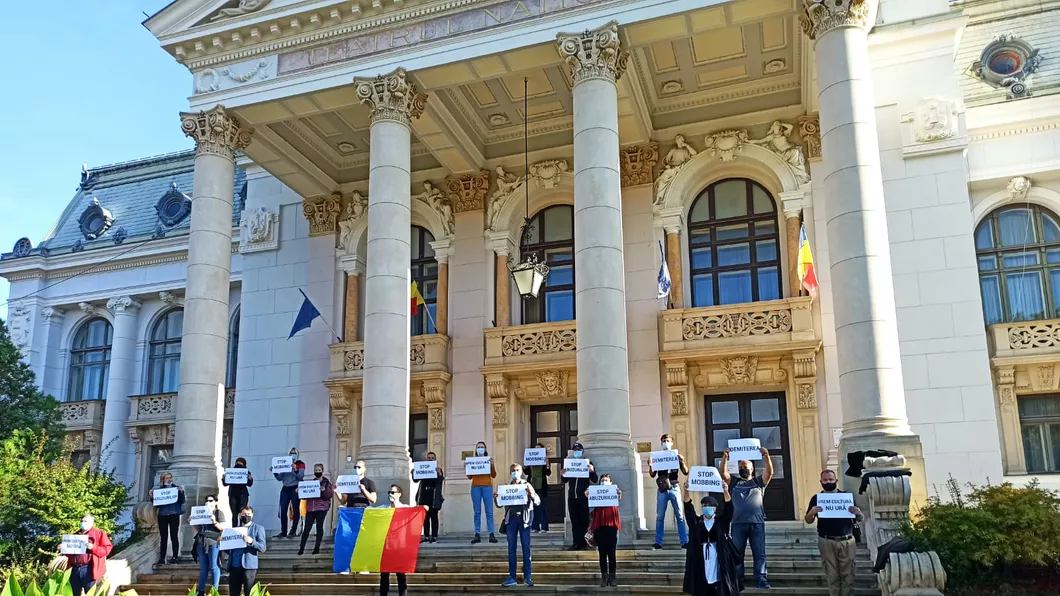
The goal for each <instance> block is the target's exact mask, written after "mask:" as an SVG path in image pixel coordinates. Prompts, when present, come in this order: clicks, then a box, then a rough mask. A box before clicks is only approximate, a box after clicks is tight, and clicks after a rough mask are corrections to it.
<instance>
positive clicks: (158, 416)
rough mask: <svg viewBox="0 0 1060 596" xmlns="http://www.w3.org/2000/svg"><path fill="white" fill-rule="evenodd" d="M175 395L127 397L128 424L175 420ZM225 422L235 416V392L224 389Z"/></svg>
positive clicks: (163, 422)
mask: <svg viewBox="0 0 1060 596" xmlns="http://www.w3.org/2000/svg"><path fill="white" fill-rule="evenodd" d="M176 399H177V394H176V393H155V394H149V395H130V396H129V402H130V403H129V423H130V424H133V425H143V424H155V423H158V424H165V423H171V422H174V421H175V420H176V412H177V410H176ZM224 400H225V411H224V417H225V420H231V419H232V418H233V417H234V416H235V409H236V390H235V389H234V388H231V387H230V388H228V389H225V396H224Z"/></svg>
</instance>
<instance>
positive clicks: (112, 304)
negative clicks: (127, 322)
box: [107, 296, 140, 314]
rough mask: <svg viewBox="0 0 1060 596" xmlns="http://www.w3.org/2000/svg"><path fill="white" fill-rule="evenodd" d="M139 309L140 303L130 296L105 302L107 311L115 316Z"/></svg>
mask: <svg viewBox="0 0 1060 596" xmlns="http://www.w3.org/2000/svg"><path fill="white" fill-rule="evenodd" d="M139 309H140V303H139V302H137V301H136V300H133V299H132V297H130V296H116V297H114V298H111V299H110V300H107V310H110V311H111V312H113V313H115V314H117V313H119V312H126V311H131V312H136V311H137V310H139Z"/></svg>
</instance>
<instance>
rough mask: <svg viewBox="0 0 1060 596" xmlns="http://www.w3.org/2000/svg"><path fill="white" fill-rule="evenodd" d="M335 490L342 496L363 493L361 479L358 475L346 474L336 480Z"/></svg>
mask: <svg viewBox="0 0 1060 596" xmlns="http://www.w3.org/2000/svg"><path fill="white" fill-rule="evenodd" d="M335 490H336V491H337V492H338V493H339V494H340V495H351V494H357V493H360V492H361V477H360V476H358V475H357V474H344V475H342V476H339V477H338V478H336V479H335Z"/></svg>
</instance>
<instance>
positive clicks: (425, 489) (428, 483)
mask: <svg viewBox="0 0 1060 596" xmlns="http://www.w3.org/2000/svg"><path fill="white" fill-rule="evenodd" d="M437 460H438V456H437V455H435V453H434V452H433V451H428V452H427V461H437ZM435 472H436V473H437V474H438V477H437V478H425V479H423V480H420V486H419V488H417V489H416V504H417V505H419V506H420V507H423V508H424V509H426V510H427V518H426V520H425V521H424V523H423V537H422V538H421V539H420V542H428V541H429V542H438V512H439V511H441V510H442V502H443V501H445V498H444V497H442V483H443V482H445V474H443V473H442V467H441V466H438V467H437V469H436V470H435Z"/></svg>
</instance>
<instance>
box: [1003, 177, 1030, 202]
mask: <svg viewBox="0 0 1060 596" xmlns="http://www.w3.org/2000/svg"><path fill="white" fill-rule="evenodd" d="M1032 186H1033V184H1032V183H1031V181H1030V180H1028V179H1027V178H1025V177H1023V176H1016V177H1014V178H1013V179H1012V180H1009V181H1008V186H1007V187H1006V190H1008V196H1009V199H1010V200H1012V201H1015V202H1021V203H1022V202H1024V201H1026V200H1027V195H1028V194H1030V192H1031V187H1032Z"/></svg>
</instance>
